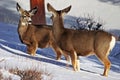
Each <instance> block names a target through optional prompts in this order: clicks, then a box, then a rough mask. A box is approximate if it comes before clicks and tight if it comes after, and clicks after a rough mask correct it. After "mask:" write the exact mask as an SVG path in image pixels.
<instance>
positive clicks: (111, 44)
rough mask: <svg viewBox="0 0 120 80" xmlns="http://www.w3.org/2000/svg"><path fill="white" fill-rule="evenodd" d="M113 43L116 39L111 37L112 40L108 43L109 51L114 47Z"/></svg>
mask: <svg viewBox="0 0 120 80" xmlns="http://www.w3.org/2000/svg"><path fill="white" fill-rule="evenodd" d="M115 42H116V39H115V37H114V36H112V39H111V42H110V50H112V49H113V47H114V46H115Z"/></svg>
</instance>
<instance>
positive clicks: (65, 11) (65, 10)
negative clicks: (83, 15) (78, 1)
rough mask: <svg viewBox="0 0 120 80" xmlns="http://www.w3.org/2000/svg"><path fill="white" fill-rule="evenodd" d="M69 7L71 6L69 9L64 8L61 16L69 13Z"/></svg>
mask: <svg viewBox="0 0 120 80" xmlns="http://www.w3.org/2000/svg"><path fill="white" fill-rule="evenodd" d="M71 7H72V6H71V5H70V6H69V7H67V8H65V9H63V10H61V12H62V15H65V14H67V13H68V12H69V11H70V9H71Z"/></svg>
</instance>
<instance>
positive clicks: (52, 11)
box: [47, 3, 56, 16]
mask: <svg viewBox="0 0 120 80" xmlns="http://www.w3.org/2000/svg"><path fill="white" fill-rule="evenodd" d="M47 10H48V11H49V12H51V13H52V14H53V15H54V16H56V10H55V9H54V8H53V7H52V6H51V5H50V4H49V3H47Z"/></svg>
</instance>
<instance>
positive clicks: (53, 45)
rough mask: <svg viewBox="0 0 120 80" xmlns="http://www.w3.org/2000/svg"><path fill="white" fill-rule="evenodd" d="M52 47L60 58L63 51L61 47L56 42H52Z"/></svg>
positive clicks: (58, 58) (57, 58)
mask: <svg viewBox="0 0 120 80" xmlns="http://www.w3.org/2000/svg"><path fill="white" fill-rule="evenodd" d="M51 47H52V48H53V50H54V52H55V53H56V56H57V57H56V60H60V59H61V56H62V53H61V51H60V49H59V47H58V46H57V45H56V44H55V43H52V45H51Z"/></svg>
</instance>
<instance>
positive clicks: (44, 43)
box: [16, 3, 69, 60]
mask: <svg viewBox="0 0 120 80" xmlns="http://www.w3.org/2000/svg"><path fill="white" fill-rule="evenodd" d="M16 8H17V11H18V12H19V13H20V19H19V24H18V34H19V38H20V40H21V42H22V43H24V44H26V46H27V53H28V54H30V55H35V54H36V50H37V48H38V47H39V48H46V47H49V46H50V47H52V48H53V50H54V51H55V52H56V55H57V60H59V59H60V58H61V54H63V55H64V56H65V58H66V59H67V60H69V57H68V55H67V53H66V52H65V51H64V52H63V51H62V50H61V49H60V48H59V47H58V46H57V45H56V43H55V41H54V37H53V35H52V29H51V26H50V25H33V24H31V17H32V16H33V15H34V14H35V13H36V12H37V8H34V9H32V10H30V11H26V10H24V9H23V8H21V6H20V5H19V4H18V3H17V4H16Z"/></svg>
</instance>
